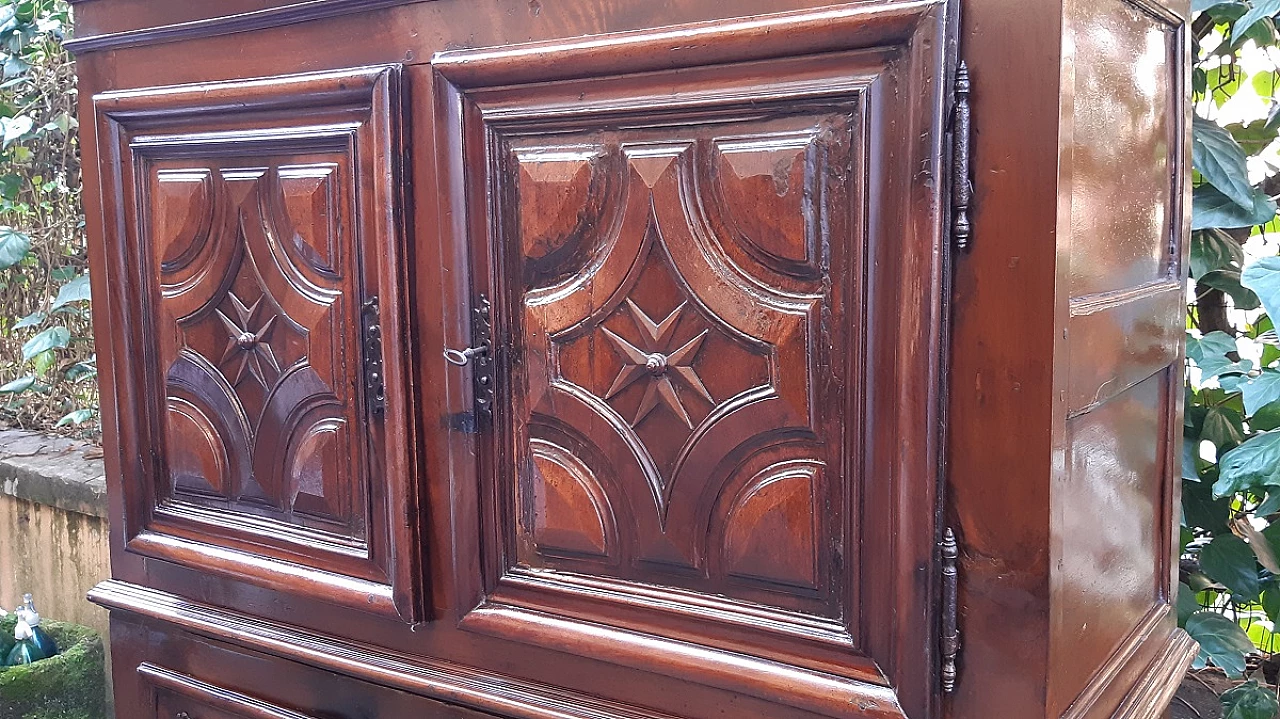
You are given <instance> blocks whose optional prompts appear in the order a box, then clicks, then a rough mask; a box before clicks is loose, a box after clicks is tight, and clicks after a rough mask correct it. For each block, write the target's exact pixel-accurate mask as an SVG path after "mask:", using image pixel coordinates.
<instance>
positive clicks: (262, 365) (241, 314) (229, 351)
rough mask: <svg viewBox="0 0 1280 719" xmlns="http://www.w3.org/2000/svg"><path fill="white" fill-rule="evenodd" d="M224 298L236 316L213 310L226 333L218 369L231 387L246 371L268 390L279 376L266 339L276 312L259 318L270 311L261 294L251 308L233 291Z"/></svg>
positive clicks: (238, 383)
mask: <svg viewBox="0 0 1280 719" xmlns="http://www.w3.org/2000/svg"><path fill="white" fill-rule="evenodd" d="M227 297H228V299H229V300H230V301H231V307H232V309H233V310H234V314H235V315H236V317H235V319H232V318H230V317H227V315H226V314H225V313H224V312H223V311H222V310H218V311H217V314H218V319H220V320H222V324H223V325H225V326H226V328H227V332H228V333H229V335H230V337H228V339H227V348H226V349H225V350H224V351H223V353H222V359H221V361H219V362H218V368H219V369H221V370H222V371H223V373H224V374H226V375H227V379H229V380H231V385H232V386H233V387H235V386H239V385H240V382H241V381H242V380H243V379H244V377H245V371H246V370H248V374H249V375H250V376H252V377H253V378H254V379H255V380H257V382H258V384H260V385H262V388H263V389H264V390H266V389H270V388H271V387H272V386H273V385H275V383H276V380H277V379H278V378H279V377H280V363H279V361H277V360H276V355H275V352H274V351H272V349H271V344H270V338H269V335H270V334H271V330H272V328H273V327H274V326H275V323H276V315H275V314H274V313H271V314H270V315H269V316H267V317H265V318H264V317H263V315H265V314H267V313H268V312H270V310H268V309H266V305H267V303H266V296H265V295H263V296H261V297H259V298H258V301H257V302H254V303H253V306H252V307H246V306H245V303H244V301H243V300H241V299H240V298H239V297H237V296H236V294H235V292H229V293H227ZM255 328H256V329H255Z"/></svg>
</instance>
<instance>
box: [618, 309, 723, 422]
mask: <svg viewBox="0 0 1280 719" xmlns="http://www.w3.org/2000/svg"><path fill="white" fill-rule="evenodd" d="M626 304H627V309H628V310H629V311H630V312H631V317H632V319H634V320H635V323H636V327H638V328H639V329H640V331H641V335H642V337H643V340H642V341H643V343H644V344H645V348H644V349H641V348H639V347H636V346H635V345H633V344H631V343H630V342H628V341H626V340H625V339H623V338H621V337H619V336H618V335H617V334H616V333H614V332H613V331H611V330H610V329H609V328H608V327H601V328H600V329H601V330H603V332H604V335H605V337H607V338H609V341H610V342H611V343H613V346H614V348H615V349H616V350H617V351H618V353H619V355H621V356H622V359H623V361H624V362H626V363H627V364H624V365H623V367H622V371H621V372H619V373H618V377H617V378H616V379H615V380H614V381H613V386H612V387H610V388H609V391H608V392H607V393H606V394H605V399H610V398H612V397H614V396H616V395H617V394H618V393H619V392H621V391H622V390H624V389H626V388H627V387H630V386H631V385H632V384H634V383H635V382H636V381H637V380H639V379H640V378H641V377H645V376H647V377H648V378H649V384H648V387H646V388H645V392H644V399H642V400H641V401H640V409H639V410H638V411H637V412H636V418H635V419H634V420H633V421H632V422H631V426H633V427H635V426H638V425H639V424H640V422H642V421H643V420H644V418H645V417H647V416H649V413H650V412H652V411H653V410H654V409H655V408H656V407H657V406H658V403H659V402H662V403H663V404H666V405H667V407H668V408H669V409H670V410H671V411H672V412H674V413H675V414H676V416H677V417H679V418H680V419H681V420H682V421H683V422H684V423H685V425H686V426H687V427H688V428H689V429H693V420H692V419H690V418H689V412H688V411H687V410H686V409H685V407H684V404H683V403H681V401H680V397H679V395H677V394H676V388H675V385H674V384H672V382H671V377H672V373H673V372H674V374H675V376H677V377H679V378H681V380H683V382H684V383H685V384H686V385H687V386H688V387H689V388H690V389H692V390H693V391H695V392H697V393H698V394H700V395H701V396H702V397H703V398H704V399H706V400H707V401H708V402H712V403H714V402H715V400H713V399H712V398H711V393H710V392H708V391H707V387H706V385H704V384H703V383H702V379H701V378H699V377H698V373H697V371H695V370H694V368H693V367H692V364H691V363H692V362H693V359H694V358H695V357H696V356H697V355H698V350H700V349H701V348H702V342H703V340H705V339H706V338H707V333H708V332H709V331H710V330H706V329H704V330H702V332H700V333H699V334H698V335H697V336H696V337H694V338H693V339H691V340H689V341H688V342H685V343H684V344H683V345H681V346H680V347H678V348H676V349H674V350H672V349H670V346H671V344H672V342H671V339H672V336H673V335H674V334H675V328H676V325H677V324H679V321H680V313H681V311H682V310H684V307H685V303H681V304H680V306H679V307H677V308H675V310H673V311H672V312H671V314H670V315H668V316H667V318H666V319H664V320H662V322H660V323H659V322H654V321H653V320H652V319H651V318H650V317H649V316H648V315H647V314H645V312H644V310H642V309H640V308H639V307H638V306H637V305H636V303H635V302H632V301H631V300H630V299H627V301H626Z"/></svg>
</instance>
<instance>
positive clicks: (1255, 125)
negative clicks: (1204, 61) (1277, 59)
mask: <svg viewBox="0 0 1280 719" xmlns="http://www.w3.org/2000/svg"><path fill="white" fill-rule="evenodd" d="M1263 80H1265V81H1266V82H1265V83H1264V82H1262V81H1263ZM1264 84H1265V85H1271V86H1272V87H1268V88H1266V89H1265V90H1260V89H1259V88H1258V86H1259V85H1264ZM1275 85H1280V75H1278V74H1277V73H1275V72H1265V73H1263V72H1260V73H1258V74H1256V75H1254V77H1253V87H1254V89H1255V90H1257V91H1258V96H1259V97H1271V96H1272V95H1274V94H1275V87H1274V86H1275ZM1225 129H1226V130H1227V132H1230V133H1231V136H1232V137H1234V138H1235V139H1236V142H1238V143H1240V149H1242V150H1244V152H1245V154H1246V155H1250V156H1252V155H1257V154H1260V153H1261V152H1262V151H1263V150H1265V149H1267V147H1269V146H1270V145H1271V143H1273V142H1275V141H1276V137H1277V135H1278V134H1280V132H1278V130H1280V128H1276V127H1272V126H1271V125H1270V124H1269V123H1268V122H1266V121H1262V122H1251V123H1249V124H1248V125H1241V124H1240V123H1234V124H1231V125H1228V126H1227V127H1226V128H1225Z"/></svg>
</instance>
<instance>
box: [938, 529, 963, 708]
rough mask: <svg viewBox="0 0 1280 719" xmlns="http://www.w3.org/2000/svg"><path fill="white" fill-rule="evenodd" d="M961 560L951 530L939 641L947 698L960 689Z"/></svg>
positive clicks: (945, 549) (945, 544)
mask: <svg viewBox="0 0 1280 719" xmlns="http://www.w3.org/2000/svg"><path fill="white" fill-rule="evenodd" d="M959 556H960V545H959V544H957V543H956V535H955V532H953V531H951V528H950V527H948V528H947V531H946V532H944V533H943V535H942V636H941V637H940V640H939V644H940V647H939V650H940V652H941V654H942V692H943V693H944V694H950V693H952V692H954V691H955V689H956V658H957V657H958V656H959V654H960V629H959V616H958V613H959V604H960V601H959V596H958V591H959V581H958V579H959V575H958V574H957V572H956V559H957V558H958V557H959Z"/></svg>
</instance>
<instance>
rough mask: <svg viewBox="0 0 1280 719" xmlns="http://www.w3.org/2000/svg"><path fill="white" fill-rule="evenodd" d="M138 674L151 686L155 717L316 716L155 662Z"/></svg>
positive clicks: (238, 718)
mask: <svg viewBox="0 0 1280 719" xmlns="http://www.w3.org/2000/svg"><path fill="white" fill-rule="evenodd" d="M138 674H139V675H140V676H141V677H142V679H143V681H144V682H145V683H146V684H147V685H149V686H150V687H151V690H152V691H151V695H152V698H153V701H154V704H155V717H156V719H316V717H312V716H311V715H308V714H301V713H299V712H296V711H293V710H291V709H286V708H284V707H280V706H276V705H274V704H271V703H269V702H264V701H262V700H260V699H256V698H254V697H251V696H248V695H247V694H242V693H240V692H237V691H232V690H230V689H226V688H223V687H219V686H215V685H213V684H209V683H207V682H203V681H200V680H199V679H196V678H195V677H190V676H187V675H186V674H182V673H180V672H175V671H171V670H169V669H165V668H164V667H161V666H157V665H155V664H149V663H144V664H142V665H141V666H139V667H138Z"/></svg>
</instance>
